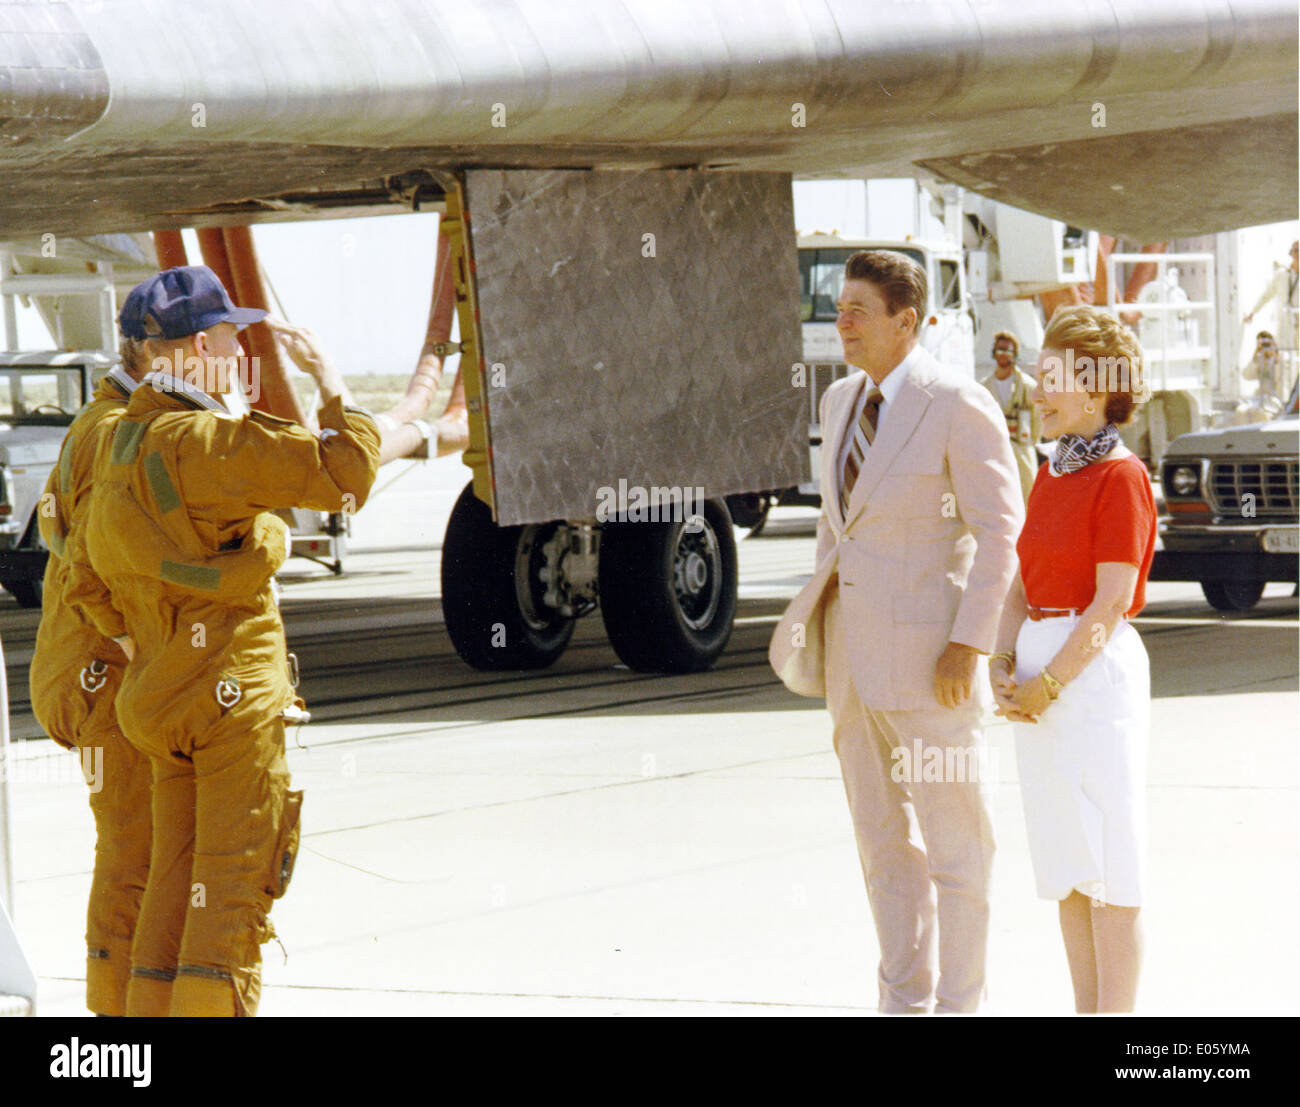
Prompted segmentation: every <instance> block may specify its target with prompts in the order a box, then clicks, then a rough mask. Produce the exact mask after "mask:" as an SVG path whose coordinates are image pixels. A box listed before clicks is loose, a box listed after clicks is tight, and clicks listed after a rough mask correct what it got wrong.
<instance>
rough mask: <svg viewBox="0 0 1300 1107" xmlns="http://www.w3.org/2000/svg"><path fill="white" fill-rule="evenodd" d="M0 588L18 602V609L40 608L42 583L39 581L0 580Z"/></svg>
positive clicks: (42, 596) (42, 592)
mask: <svg viewBox="0 0 1300 1107" xmlns="http://www.w3.org/2000/svg"><path fill="white" fill-rule="evenodd" d="M0 586H2V587H3V588H4V590H5V591H6V592H8V593H9V595H11V596H13V598H14V599H16V600H17V601H18V606H19V607H40V606H41V600H42V599H43V598H44V592H45V587H44V583H43V582H42V581H39V580H0Z"/></svg>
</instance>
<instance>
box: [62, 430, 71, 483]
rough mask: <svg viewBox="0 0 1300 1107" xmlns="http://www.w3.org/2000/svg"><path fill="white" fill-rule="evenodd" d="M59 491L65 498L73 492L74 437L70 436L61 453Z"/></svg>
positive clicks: (65, 441) (65, 440)
mask: <svg viewBox="0 0 1300 1107" xmlns="http://www.w3.org/2000/svg"><path fill="white" fill-rule="evenodd" d="M59 491H60V492H62V493H63V494H64V495H65V496H66V495H68V494H69V493H70V492H71V491H72V437H71V435H69V436H68V437H67V438H66V439H64V442H63V449H61V450H60V451H59Z"/></svg>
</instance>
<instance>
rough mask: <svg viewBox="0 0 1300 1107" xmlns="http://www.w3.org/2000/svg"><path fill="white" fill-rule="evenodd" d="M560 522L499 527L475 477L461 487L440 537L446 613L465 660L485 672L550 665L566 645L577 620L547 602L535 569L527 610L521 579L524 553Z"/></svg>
mask: <svg viewBox="0 0 1300 1107" xmlns="http://www.w3.org/2000/svg"><path fill="white" fill-rule="evenodd" d="M556 525H557V524H555V523H544V524H541V525H539V526H516V527H499V526H497V525H496V524H495V523H494V522H493V521H492V512H491V510H490V509H489V508H488V506H487V504H485V503H483V502H482V501H481V500H479V499H478V497H476V496H475V495H474V488H473V484H472V482H471V484H468V485H466V486H465V490H464V491H463V492H461V494H460V498H459V499H458V500H457V501H456V506H455V507H454V508H453V509H452V512H451V518H450V519H448V520H447V533H446V536H445V537H444V539H443V544H442V613H443V619H444V621H445V623H446V626H447V634H448V635H449V636H450V637H451V644H452V645H453V646H455V647H456V652H457V653H458V654H460V657H461V660H462V661H464V662H465V664H467V665H470V666H472V667H473V668H475V669H481V670H484V671H486V672H501V671H505V670H511V669H544V668H546V666H548V665H551V664H553V663H554V662H555V660H556V659H557V658H558V657H559V656H560V654H562V653H563V652H564V650H565V647H566V646H568V644H569V639H570V638H571V637H572V636H573V622H574V621H573V620H572V619H570V618H567V617H566V616H563V615H560V614H559V613H558V612H555V611H548V610H547V609H545V608H544V607H543V605H542V604H541V592H542V591H544V588H543V586H542V585H541V583H540V581H538V580H537V579H536V578H535V577H532V576H531V574H529V576H530V578H531V584H530V585H529V584H526V582H525V581H522V580H521V582H520V587H525V586H528V587H530V588H531V591H530V601H531V603H532V605H533V612H531V613H527V612H525V609H524V607H523V605H522V603H521V599H520V595H519V590H518V589H517V588H516V580H515V565H516V563H517V560H518V559H519V558H520V556H521V554H522V555H524V556H532V555H530V554H529V552H528V551H529V550H531V551H533V552H534V553H535V552H536V551H537V550H538V549H539V547H540V546H541V544H542V543H543V542H545V541H546V540H547V539H548V538H549V537H550V535H551V532H552V531H553V530H554V528H555V526H556ZM534 565H535V562H534ZM543 612H545V614H543Z"/></svg>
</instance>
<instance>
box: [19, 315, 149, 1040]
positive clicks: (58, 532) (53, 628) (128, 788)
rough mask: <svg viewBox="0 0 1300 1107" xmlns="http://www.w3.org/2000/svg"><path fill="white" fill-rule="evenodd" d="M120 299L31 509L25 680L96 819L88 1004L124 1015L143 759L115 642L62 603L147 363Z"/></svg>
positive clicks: (35, 709) (144, 815) (139, 877)
mask: <svg viewBox="0 0 1300 1107" xmlns="http://www.w3.org/2000/svg"><path fill="white" fill-rule="evenodd" d="M131 307H132V304H131V302H130V301H129V300H128V302H127V304H126V305H125V306H124V308H123V334H124V339H125V340H124V342H123V344H122V345H123V355H124V356H123V365H122V366H119V367H115V368H113V369H111V370H109V372H108V374H107V375H106V376H104V377H103V378H102V379H101V380H100V381H99V383H98V385H97V386H96V388H95V393H94V397H93V399H92V400H91V402H90V403H89V404H87V405H86V407H84V408H83V409H82V410H81V412H80V413H79V414H78V415H77V418H76V419H75V420H74V421H73V423H72V425H71V426H70V427H69V428H68V433H67V435H66V436H65V437H64V439H63V445H62V446H61V448H60V450H59V461H58V464H57V465H56V466H55V468H54V470H53V471H52V472H51V473H50V478H49V480H48V481H47V482H46V485H45V492H44V494H43V495H42V497H41V501H40V507H39V509H38V511H37V524H38V526H39V527H40V532H41V537H42V538H43V539H44V541H45V544H46V546H48V547H49V550H50V558H49V561H48V563H47V564H46V566H45V586H44V598H43V601H42V611H41V623H40V627H39V628H38V629H37V631H36V649H35V652H34V653H33V655H32V663H31V672H30V688H31V697H32V713H33V714H34V715H35V716H36V720H37V721H38V722H39V723H40V724H41V726H42V727H43V728H44V730H45V732H46V733H47V734H48V735H49V736H50V737H51V738H53V739H54V741H56V742H57V743H58V744H59V745H61V746H64V747H66V748H68V749H75V750H78V751H79V752H80V755H81V763H82V769H83V772H84V773H85V776H86V782H87V784H88V785H89V786H90V810H91V813H92V814H93V815H94V819H95V866H94V874H93V876H92V878H91V886H90V904H89V907H88V909H87V912H86V1006H87V1007H88V1008H89V1009H90V1010H91V1011H93V1012H94V1013H95V1014H98V1015H122V1014H124V1013H125V1010H126V983H127V978H128V975H129V972H130V968H131V939H132V936H133V935H134V933H135V921H136V916H137V915H138V914H139V911H140V897H141V895H142V894H143V892H144V885H145V880H146V878H147V877H148V874H149V837H150V818H149V762H148V760H147V759H146V758H145V756H144V755H143V754H141V753H140V752H139V751H138V750H137V749H136V748H135V747H134V746H132V745H131V743H130V742H128V741H127V740H126V739H125V738H124V737H123V736H122V732H121V730H120V729H119V727H118V724H117V713H116V711H115V709H114V701H115V698H116V696H117V689H118V686H119V685H120V684H121V682H122V667H123V665H124V664H125V662H126V657H125V654H124V653H123V652H122V648H121V647H120V646H119V645H117V644H116V643H115V642H112V641H110V640H108V639H107V638H105V637H104V636H103V635H102V634H100V633H99V632H98V631H96V630H95V629H94V628H93V627H91V626H90V625H88V624H87V623H86V622H85V621H84V620H83V619H81V618H80V617H79V616H78V614H77V612H76V611H75V610H74V609H73V608H71V607H70V606H68V604H67V602H66V596H65V591H66V588H67V584H68V564H67V562H66V560H65V556H66V553H67V546H66V543H67V539H68V537H69V534H70V532H71V530H72V528H74V527H76V526H79V525H80V523H81V520H82V519H83V517H84V515H85V513H86V510H87V509H88V507H89V498H88V494H89V492H90V484H91V462H92V460H93V458H94V455H95V450H96V443H97V440H98V439H99V437H100V436H101V435H104V434H107V433H111V428H112V425H113V423H114V422H115V421H116V418H117V416H118V415H120V414H121V413H122V411H123V410H125V408H126V402H127V400H128V399H129V398H130V396H131V393H132V392H134V391H135V388H136V383H137V381H138V380H139V379H140V377H141V376H143V375H144V370H145V368H146V366H144V365H141V364H139V359H133V358H132V357H131V356H130V355H131V353H132V352H134V351H135V350H136V348H137V344H135V343H133V336H132V335H130V334H128V333H127V330H128V328H129V326H130V323H129V319H130V311H131Z"/></svg>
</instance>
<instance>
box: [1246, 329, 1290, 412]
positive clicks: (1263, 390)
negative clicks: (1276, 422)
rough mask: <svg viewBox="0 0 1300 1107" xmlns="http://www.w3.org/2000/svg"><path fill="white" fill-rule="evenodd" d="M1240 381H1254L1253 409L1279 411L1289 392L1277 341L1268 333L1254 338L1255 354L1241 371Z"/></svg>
mask: <svg viewBox="0 0 1300 1107" xmlns="http://www.w3.org/2000/svg"><path fill="white" fill-rule="evenodd" d="M1241 377H1242V380H1247V381H1256V382H1258V383H1257V386H1256V392H1255V397H1254V404H1253V406H1254V407H1257V408H1262V409H1264V410H1266V411H1269V412H1270V413H1271V412H1276V411H1280V410H1281V408H1282V405H1283V404H1284V403H1285V402H1286V398H1287V396H1288V395H1289V394H1290V392H1291V382H1290V380H1288V379H1287V373H1286V366H1285V365H1284V364H1283V362H1282V357H1281V351H1280V350H1279V349H1278V348H1277V340H1276V339H1275V338H1274V337H1273V336H1272V335H1271V334H1269V332H1268V331H1260V332H1259V334H1257V335H1256V336H1255V352H1254V353H1253V354H1252V355H1251V359H1250V361H1249V362H1247V364H1246V367H1245V368H1244V369H1242V371H1241Z"/></svg>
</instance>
